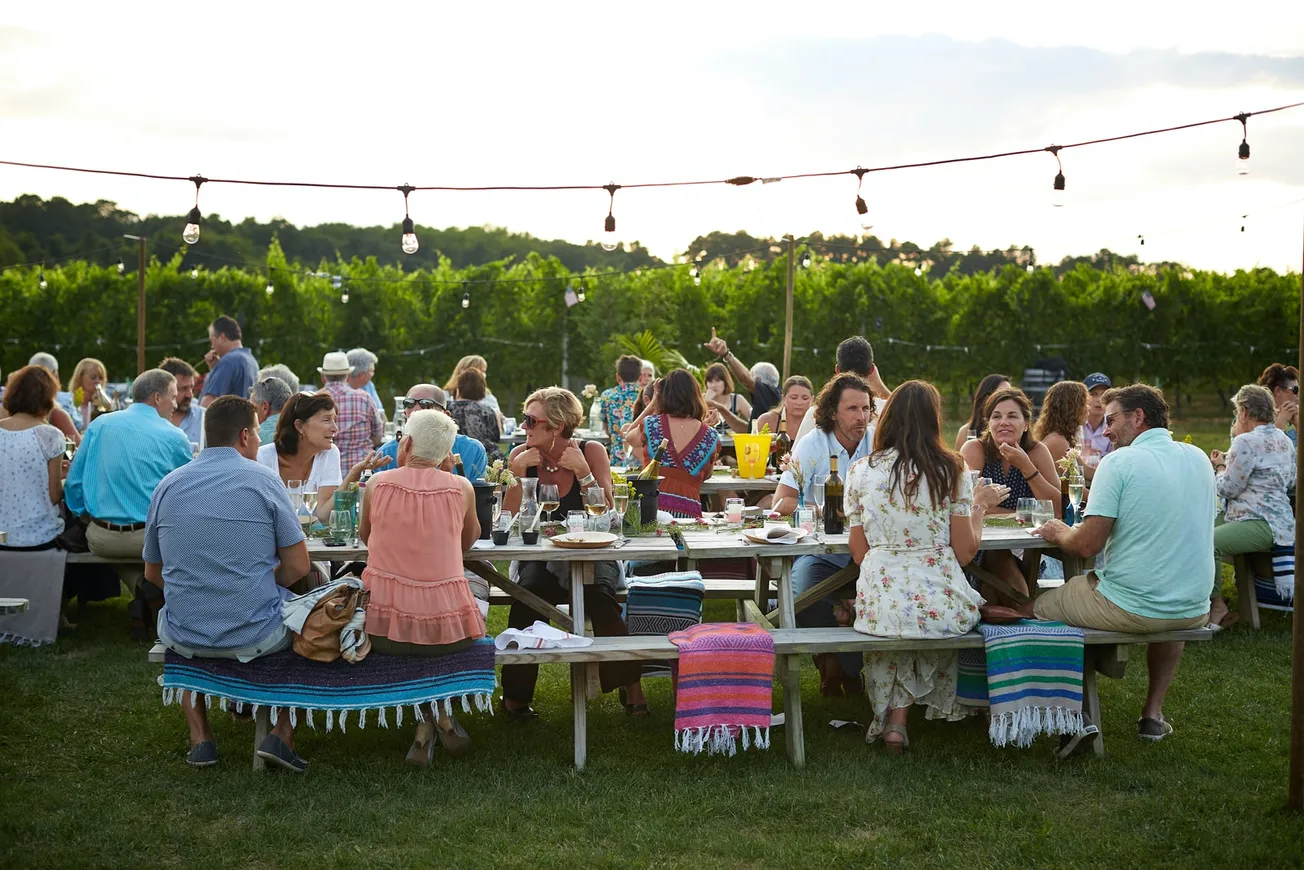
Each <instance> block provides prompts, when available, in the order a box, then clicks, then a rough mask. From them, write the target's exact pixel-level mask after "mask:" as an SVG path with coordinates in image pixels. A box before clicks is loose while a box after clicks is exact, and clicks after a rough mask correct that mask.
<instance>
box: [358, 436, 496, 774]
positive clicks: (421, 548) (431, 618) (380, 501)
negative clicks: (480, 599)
mask: <svg viewBox="0 0 1304 870" xmlns="http://www.w3.org/2000/svg"><path fill="white" fill-rule="evenodd" d="M456 434H457V424H456V423H454V422H453V418H451V417H449V416H448V415H447V414H444V413H442V412H440V411H434V410H431V411H417V412H416V413H415V414H413V415H412V416H411V417H408V419H407V425H406V426H405V427H404V429H403V440H402V441H400V442H399V446H398V464H399V467H398V468H395V469H393V470H392V471H383V472H381V473H380V474H377V475H376V476H375V477H373V478H372V479H371V483H369V484H368V485H367V490H366V495H365V496H364V501H363V506H362V524H361V526H360V528H359V529H358V536H359V537H360V538H362V540H363V542H364V543H365V544H367V548H368V557H367V561H368V563H367V568H366V570H364V571H363V572H362V582H363V584H364V585H365V586H366V587H367V589H369V590H370V591H371V603H370V604H369V605H368V607H367V634H368V635H370V637H371V644H372V649H374V650H375V651H376V652H378V653H382V654H387V655H415V656H439V655H444V654H446V653H450V652H454V651H456V650H459V649H462V648H464V647H466V646H469V645H470V644H472V643H474V642H475V640H476V639H477V638H481V637H484V633H485V629H484V617H483V616H482V615H481V614H480V607H479V606H478V605H477V604H476V602H475V597H474V596H473V595H472V594H471V587H470V585H469V584H468V583H467V582H466V577H465V576H464V574H463V571H462V553H463V552H465V551H467V550H469V549H471V545H472V544H473V543H475V540H476V538H478V537H479V536H480V522H479V520H477V519H476V515H475V490H474V489H473V488H472V487H471V482H470V481H468V480H467V479H466V478H464V477H459V476H457V475H456V474H454V473H453V460H452V449H453V437H454V436H455V435H456ZM432 712H433V717H429V718H427V719H426V720H425V721H424V722H421V723H420V724H418V725H417V733H416V738H415V740H414V741H413V743H412V748H411V749H409V750H408V754H407V761H408V763H409V764H413V765H416V766H417V767H425V766H427V765H428V764H430V762H431V760H432V758H433V757H434V751H435V741H436V739H438V741H439V742H440V743H442V744H444V748H445V749H447V750H448V752H449V753H450V754H451V755H454V756H461V755H465V754H467V753H468V752H470V751H471V738H470V737H469V736H468V735H467V733H466V731H465V730H463V728H462V726H461V725H460V724H459V723H458V721H457V720H456V719H455V718H453V716H452V715H451V714H449V713H445V712H442V711H441V710H440V709H439V707H438V705H434V709H433V711H432Z"/></svg>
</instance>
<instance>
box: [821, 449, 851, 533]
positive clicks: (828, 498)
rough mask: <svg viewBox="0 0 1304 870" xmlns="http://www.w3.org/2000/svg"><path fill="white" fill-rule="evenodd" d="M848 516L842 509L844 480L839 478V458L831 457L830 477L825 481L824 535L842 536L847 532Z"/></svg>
mask: <svg viewBox="0 0 1304 870" xmlns="http://www.w3.org/2000/svg"><path fill="white" fill-rule="evenodd" d="M845 526H846V514H845V513H843V509H842V478H841V477H839V476H838V457H836V456H830V457H829V476H828V479H826V480H825V481H824V534H826V535H840V534H842V533H843V532H844V531H846V528H845Z"/></svg>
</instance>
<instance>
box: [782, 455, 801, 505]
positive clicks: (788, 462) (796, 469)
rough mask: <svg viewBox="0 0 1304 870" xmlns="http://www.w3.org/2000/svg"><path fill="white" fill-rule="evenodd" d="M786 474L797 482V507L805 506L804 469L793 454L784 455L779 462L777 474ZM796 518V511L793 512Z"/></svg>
mask: <svg viewBox="0 0 1304 870" xmlns="http://www.w3.org/2000/svg"><path fill="white" fill-rule="evenodd" d="M785 471H786V472H788V473H789V474H791V475H792V476H793V477H794V478H795V479H796V481H797V507H799V508H800V507H805V506H806V469H804V468H802V467H801V460H800V459H798V458H797V457H796V455H795V454H793V453H785V454H784V455H783V458H782V459H780V460H779V473H780V474H782V473H783V472H785ZM793 516H796V511H794V512H793Z"/></svg>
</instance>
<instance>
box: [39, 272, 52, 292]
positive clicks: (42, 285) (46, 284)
mask: <svg viewBox="0 0 1304 870" xmlns="http://www.w3.org/2000/svg"><path fill="white" fill-rule="evenodd" d="M36 286H37V287H40V288H41V289H42V290H44V289H45V288H46V287H49V286H50V282H48V281H46V280H45V270H44V269H42V270H41V276H40V278H39V279H37V282H36Z"/></svg>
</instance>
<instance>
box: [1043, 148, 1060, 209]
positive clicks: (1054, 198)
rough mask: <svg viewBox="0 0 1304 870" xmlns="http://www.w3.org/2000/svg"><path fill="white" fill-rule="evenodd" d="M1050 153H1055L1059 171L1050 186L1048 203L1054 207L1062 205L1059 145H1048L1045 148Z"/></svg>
mask: <svg viewBox="0 0 1304 870" xmlns="http://www.w3.org/2000/svg"><path fill="white" fill-rule="evenodd" d="M1046 150H1047V151H1049V152H1050V153H1051V154H1054V155H1055V165H1056V166H1058V167H1059V171H1058V172H1056V173H1055V184H1054V186H1053V187H1052V188H1051V194H1050V204H1051V205H1052V206H1054V207H1055V208H1063V207H1064V164H1063V163H1061V162H1060V156H1059V153H1060V146H1059V145H1050V146H1048V147H1047V148H1046Z"/></svg>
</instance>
